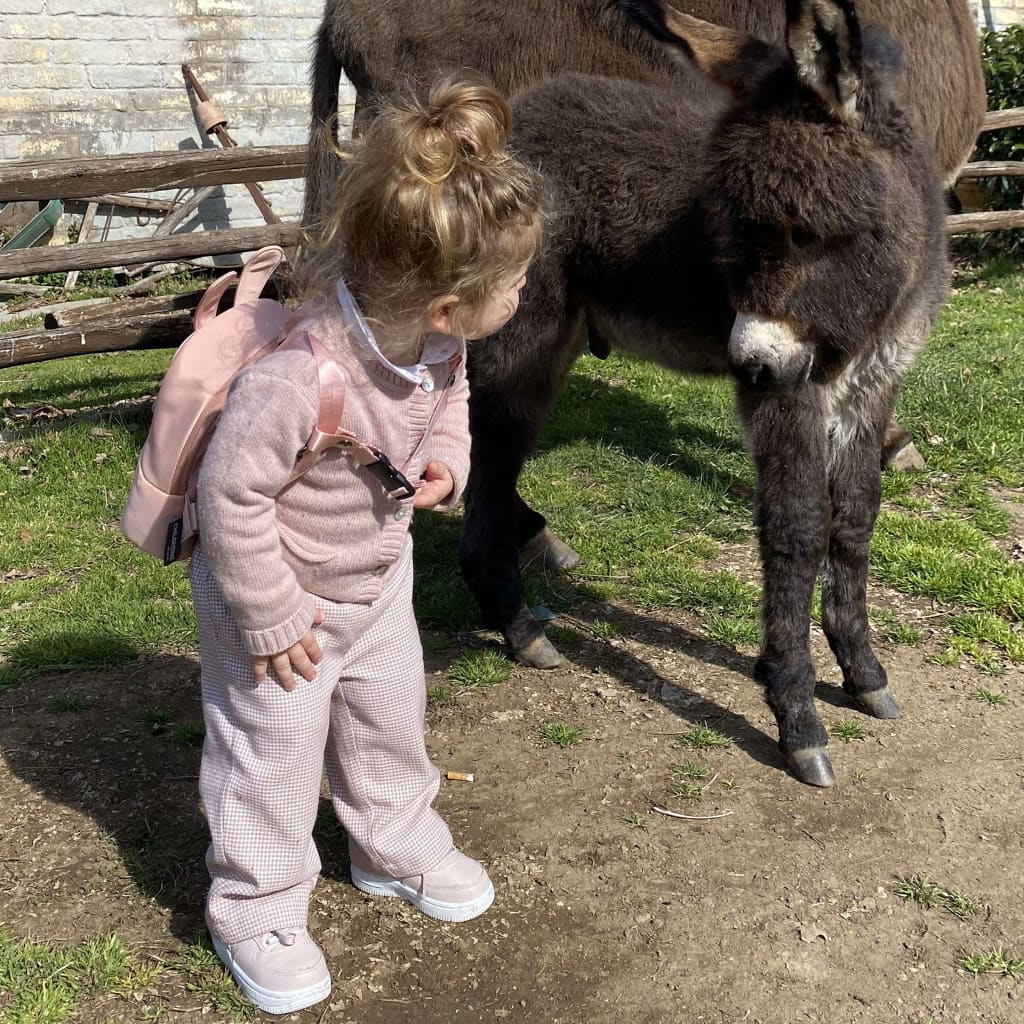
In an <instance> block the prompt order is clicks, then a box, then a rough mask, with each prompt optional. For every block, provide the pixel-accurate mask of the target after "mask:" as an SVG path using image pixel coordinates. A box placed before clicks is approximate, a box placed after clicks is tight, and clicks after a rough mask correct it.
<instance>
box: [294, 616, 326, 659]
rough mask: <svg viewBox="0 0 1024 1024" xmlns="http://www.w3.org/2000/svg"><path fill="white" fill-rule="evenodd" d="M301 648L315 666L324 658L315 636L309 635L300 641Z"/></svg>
mask: <svg viewBox="0 0 1024 1024" xmlns="http://www.w3.org/2000/svg"><path fill="white" fill-rule="evenodd" d="M314 625H316V623H314ZM299 644H300V646H301V647H302V649H303V650H304V651H305V652H306V655H307V657H308V658H309V660H310V661H311V662H313V664H314V665H319V664H320V659H321V658H322V657H323V653H322V652H321V650H320V645H319V644H318V643H317V642H316V637H315V636H313V634H312V633H311V632H310V633H307V634H306V635H305V636H304V637H303V638H302V639H301V640H300V641H299Z"/></svg>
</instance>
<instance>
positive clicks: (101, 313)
mask: <svg viewBox="0 0 1024 1024" xmlns="http://www.w3.org/2000/svg"><path fill="white" fill-rule="evenodd" d="M1021 126H1024V108H1016V109H1014V110H998V111H991V112H990V113H989V114H988V115H987V117H986V119H985V123H984V125H983V127H982V131H993V130H996V129H999V128H1012V127H1021ZM305 165H306V147H305V146H264V147H239V146H235V147H231V148H226V149H201V150H194V151H186V152H167V153H140V154H135V155H130V156H102V157H89V158H75V159H69V160H36V161H15V162H11V163H8V164H3V165H0V200H3V201H7V202H11V201H15V200H49V199H61V200H68V199H77V200H83V201H92V202H98V201H111V202H116V200H117V199H118V194H120V198H122V199H124V198H125V195H124V194H125V193H128V192H132V191H134V192H143V191H157V190H165V189H180V188H192V189H203V188H209V187H212V186H217V185H227V184H245V183H250V182H261V181H277V180H282V179H287V178H301V177H303V176H304V175H305ZM995 176H1015V177H1024V161H1022V162H1017V161H982V162H978V163H972V164H967V166H966V167H964V169H963V171H962V172H961V175H960V180H961V181H964V180H980V179H984V178H989V177H995ZM142 202H146V200H142ZM150 202H151V201H150ZM1018 228H1024V210H1000V211H986V212H980V213H960V214H953V215H951V216H950V217H949V218H948V219H947V232H948V233H949V234H950V235H959V234H972V233H978V232H985V231H1002V230H1013V229H1018ZM298 238H299V226H298V224H297V223H295V222H291V223H278V224H267V225H266V226H263V227H255V228H233V229H229V230H223V231H199V232H192V233H188V234H169V233H167V234H162V235H155V236H153V237H150V238H142V239H128V240H121V241H112V242H79V243H76V244H74V245H60V246H40V247H37V248H28V249H16V250H13V251H11V252H5V253H0V280H9V279H11V278H16V277H29V276H33V275H36V274H47V273H52V272H59V271H78V270H92V269H99V268H104V267H114V266H123V265H131V264H140V263H145V264H149V263H160V262H168V261H174V260H186V259H195V258H198V257H205V256H214V255H223V254H230V253H243V252H249V251H251V250H253V249H258V248H259V247H260V246H263V245H272V244H276V245H282V246H285V247H288V246H293V245H295V244H296V243H297V241H298ZM196 301H198V293H196V294H195V295H194V296H191V297H185V299H184V300H179V301H178V303H177V305H176V306H175V307H174V309H173V310H172V309H169V308H167V307H166V306H165V307H160V306H159V304H156V305H154V301H153V300H140V299H131V300H129V299H125V300H122V301H119V302H117V303H111V304H109V305H106V306H100V307H97V308H96V309H95V310H94V311H92V312H90V311H87V313H88V319H81V318H79V317H75V318H74V323H71V324H67V323H60V322H55V326H54V328H53V329H50V330H44V331H40V330H38V329H31V330H26V331H16V332H7V333H0V367H4V366H16V365H20V364H23V363H29V362H38V361H41V360H44V359H54V358H58V357H60V356H65V355H71V354H81V353H86V352H104V351H113V350H117V349H125V348H142V347H154V346H172V345H175V344H177V343H178V342H180V341H181V340H182V339H183V338H184V337H185V336H186V335H187V333H188V329H189V318H188V311H189V309H191V308H192V307H194V305H195V302H196ZM147 303H148V304H147ZM189 303H191V305H189ZM26 313H31V310H26Z"/></svg>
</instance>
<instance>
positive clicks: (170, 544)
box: [164, 516, 185, 565]
mask: <svg viewBox="0 0 1024 1024" xmlns="http://www.w3.org/2000/svg"><path fill="white" fill-rule="evenodd" d="M184 525H185V517H184V516H178V518H177V519H172V520H171V521H170V522H169V523H168V524H167V535H166V536H165V538H164V565H171V564H172V563H173V562H176V561H177V560H178V556H179V555H180V554H181V534H182V530H183V528H184Z"/></svg>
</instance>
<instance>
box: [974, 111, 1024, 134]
mask: <svg viewBox="0 0 1024 1024" xmlns="http://www.w3.org/2000/svg"><path fill="white" fill-rule="evenodd" d="M1022 126H1024V107H1012V108H1010V109H1009V110H990V111H989V112H988V113H987V114H986V115H985V120H984V121H983V122H982V124H981V130H982V131H983V132H993V131H996V130H998V129H999V128H1020V127H1022Z"/></svg>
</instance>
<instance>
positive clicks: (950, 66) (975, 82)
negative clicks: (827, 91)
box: [304, 0, 985, 223]
mask: <svg viewBox="0 0 1024 1024" xmlns="http://www.w3.org/2000/svg"><path fill="white" fill-rule="evenodd" d="M857 12H858V15H859V16H860V18H861V20H862V22H863V23H864V24H866V25H867V24H879V25H882V26H883V27H885V28H886V30H887V31H888V32H889V34H890V35H891V36H892V38H893V39H894V40H895V41H896V42H897V43H899V44H900V46H902V47H903V50H904V65H905V66H904V76H905V82H904V95H905V97H906V108H907V113H908V115H910V116H912V117H914V118H915V119H916V120H917V122H918V124H919V127H920V128H921V130H922V131H923V132H924V135H925V138H927V139H930V140H931V141H932V142H933V144H934V146H935V152H936V154H937V156H938V161H939V168H940V170H941V172H942V175H943V178H944V179H945V180H946V182H947V183H951V182H952V180H953V179H954V178H955V177H956V173H957V171H958V170H959V169H960V167H961V166H962V165H963V163H964V162H965V161H966V160H967V157H968V155H969V153H970V151H971V148H972V147H973V145H974V140H975V137H976V136H977V133H978V129H979V128H980V126H981V120H982V118H983V117H984V115H985V81H984V78H983V76H982V72H981V62H980V60H979V56H978V33H977V29H976V27H975V25H974V22H973V21H972V19H971V15H970V13H969V12H968V9H967V2H966V0H859V2H858V4H857ZM681 14H682V15H686V14H690V15H694V16H696V17H698V18H702V19H704V20H706V21H710V22H714V23H716V24H719V25H722V26H725V27H727V28H734V29H740V30H743V31H745V32H748V33H749V34H751V35H753V36H757V37H758V38H759V39H764V40H767V41H768V42H775V43H782V42H783V40H784V39H785V30H786V5H785V3H784V0H674V2H673V4H672V5H671V6H670V5H669V4H668V3H666V2H665V0H514V2H513V0H387V2H386V3H382V2H381V0H327V3H326V6H325V8H324V17H323V21H322V23H321V25H320V29H319V32H318V34H317V40H316V48H315V51H314V55H313V62H312V67H311V84H312V92H313V104H312V119H311V124H310V139H309V165H308V169H307V177H306V211H305V216H304V220H305V221H306V222H307V223H309V222H311V221H315V220H317V219H319V217H320V214H321V211H322V203H323V201H324V198H325V196H326V195H327V193H328V191H329V188H330V183H331V182H332V181H333V180H334V178H335V177H336V175H337V170H338V165H337V158H336V157H335V154H334V140H335V128H336V122H337V115H338V84H339V81H340V77H341V73H342V71H344V72H345V74H346V75H347V76H348V79H349V80H350V81H351V82H352V84H353V85H354V86H355V89H356V94H357V99H356V119H357V122H359V121H361V120H363V119H364V118H365V117H367V116H369V114H370V113H371V112H372V104H373V100H374V98H375V97H378V96H382V95H387V94H389V93H392V92H394V90H395V89H396V88H398V87H399V86H401V85H403V84H404V83H406V82H410V81H411V82H413V83H418V84H423V83H426V82H429V81H431V80H432V79H433V78H434V77H435V76H436V75H437V74H438V72H439V71H441V70H448V69H452V68H472V69H474V70H477V71H480V72H482V73H483V74H485V75H487V76H488V77H489V78H490V79H491V80H492V81H493V82H494V84H495V85H496V86H497V87H498V88H499V89H501V90H502V91H503V92H506V93H508V94H510V95H511V94H514V93H516V92H518V91H520V90H521V89H523V88H525V87H527V86H530V85H535V84H538V83H539V82H541V81H543V80H544V79H546V78H551V77H553V76H555V75H559V74H565V73H569V72H582V73H583V74H593V75H606V76H610V77H615V78H630V79H634V80H636V81H641V82H668V81H670V80H671V79H672V78H673V77H675V76H676V75H677V74H678V73H679V70H678V64H677V63H676V62H675V61H673V60H672V58H671V57H670V56H669V55H667V54H666V53H665V52H664V50H663V49H662V48H661V47H660V46H659V45H658V43H657V40H656V39H655V38H653V37H652V36H651V35H650V34H649V33H648V32H647V31H646V30H645V28H644V27H643V22H645V21H646V22H648V23H649V22H650V21H651V20H652V19H654V20H660V21H662V22H665V21H666V20H667V21H668V22H669V23H671V21H672V19H673V18H675V17H678V16H679V15H681ZM637 15H639V17H637Z"/></svg>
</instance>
